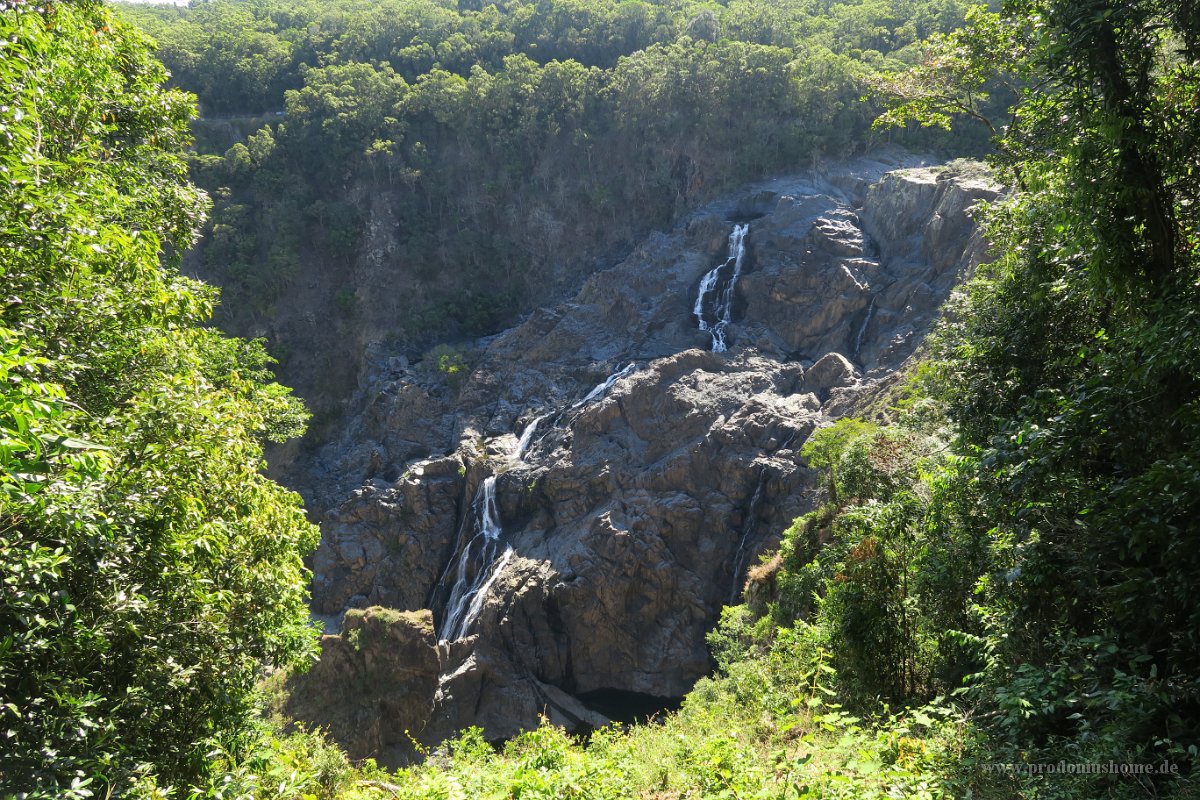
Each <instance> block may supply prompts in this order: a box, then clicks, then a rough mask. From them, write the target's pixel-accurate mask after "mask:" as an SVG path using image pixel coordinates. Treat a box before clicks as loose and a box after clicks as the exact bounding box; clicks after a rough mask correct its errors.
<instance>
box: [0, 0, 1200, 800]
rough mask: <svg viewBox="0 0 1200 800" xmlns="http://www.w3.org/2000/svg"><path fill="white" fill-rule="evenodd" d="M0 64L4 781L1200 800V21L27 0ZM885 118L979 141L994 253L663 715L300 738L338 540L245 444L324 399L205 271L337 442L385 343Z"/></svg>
mask: <svg viewBox="0 0 1200 800" xmlns="http://www.w3.org/2000/svg"><path fill="white" fill-rule="evenodd" d="M960 25H961V27H959V26H960ZM135 26H142V27H144V28H145V29H146V30H148V31H149V33H150V35H151V36H153V37H154V38H155V39H157V41H158V45H159V50H158V51H157V54H158V57H159V58H162V59H163V60H164V61H165V62H166V64H167V65H168V67H169V69H170V70H171V77H170V79H169V80H170V81H172V82H173V84H174V85H176V86H178V87H182V88H183V89H185V90H187V91H191V92H194V93H195V94H196V95H197V97H198V98H199V104H200V108H201V110H202V111H203V113H204V116H202V117H201V119H200V120H199V121H197V122H194V123H192V124H193V125H194V130H195V132H196V135H197V142H198V144H197V145H195V149H194V150H192V151H190V152H188V151H187V148H188V146H189V132H188V125H189V118H190V117H191V116H192V114H193V111H194V106H193V101H192V99H191V98H190V97H189V96H188V95H187V94H185V93H184V92H181V91H178V90H177V89H170V88H166V87H165V84H166V83H167V81H168V73H167V71H166V70H165V69H164V68H163V67H162V65H161V64H159V63H158V62H157V61H156V60H155V56H153V55H152V51H151V41H150V39H148V38H147V37H146V35H145V34H143V33H141V32H140V30H139V28H138V27H135ZM0 85H3V86H5V87H6V91H7V95H6V96H4V97H3V98H0V142H3V147H2V148H0V278H2V280H3V283H2V289H3V291H2V292H0V553H2V554H3V555H2V558H0V585H2V587H3V589H2V594H0V796H5V797H8V796H13V797H17V798H21V799H22V800H25V798H57V797H73V798H87V797H110V796H111V797H146V798H151V797H154V798H193V797H212V798H264V799H265V798H308V797H317V798H339V797H340V798H359V799H360V800H361V799H366V798H370V799H371V800H376V799H377V798H397V797H405V798H407V797H413V798H417V797H421V798H424V797H429V798H435V797H436V798H458V797H496V798H507V797H546V798H551V797H553V798H566V797H577V798H626V797H641V798H657V799H659V800H661V799H663V798H683V797H697V798H698V797H704V798H709V797H712V798H718V797H722V798H735V797H737V798H742V797H758V798H827V797H845V798H864V797H865V798H871V797H878V798H884V797H928V798H943V797H962V798H967V797H974V798H980V797H982V798H996V799H997V800H999V798H1010V797H1027V798H1064V799H1065V798H1076V797H1112V798H1126V797H1145V796H1149V797H1179V798H1183V797H1195V796H1197V795H1198V794H1200V777H1197V775H1196V772H1195V765H1196V761H1197V758H1198V756H1200V641H1197V637H1198V635H1200V633H1198V632H1200V599H1198V598H1197V591H1198V590H1197V588H1196V587H1197V586H1198V585H1200V546H1198V545H1200V528H1198V523H1197V519H1198V518H1200V516H1198V513H1197V512H1198V510H1200V509H1198V508H1197V507H1198V505H1200V427H1198V426H1200V413H1198V411H1200V327H1198V326H1200V312H1198V309H1200V296H1197V287H1198V286H1200V263H1198V256H1197V253H1198V248H1200V229H1198V227H1197V218H1196V211H1195V209H1196V204H1197V202H1200V113H1198V108H1200V5H1198V4H1197V3H1196V2H1194V0H1172V1H1171V2H1166V1H1165V0H1126V1H1124V2H1117V1H1116V0H1011V1H1010V2H1006V3H1004V4H1003V6H1002V7H999V8H994V9H992V10H991V11H988V10H987V9H985V8H976V9H973V10H967V9H966V8H964V7H963V6H959V5H956V4H946V5H944V6H943V5H937V4H932V3H929V4H926V3H916V2H914V3H911V4H893V3H887V4H884V3H874V2H864V3H832V2H830V3H816V2H814V3H811V4H808V3H751V2H745V3H738V2H731V3H728V4H717V3H696V4H688V3H648V2H624V3H620V4H616V3H612V4H610V3H583V2H578V3H572V2H551V1H550V0H546V1H544V2H538V3H519V2H513V3H509V4H485V3H478V4H471V3H467V2H463V3H458V4H454V5H448V4H444V3H427V4H422V3H417V2H404V3H400V2H397V3H394V4H392V3H371V4H366V3H364V4H357V5H356V4H355V3H354V2H353V0H345V2H340V1H339V2H335V3H299V2H298V3H288V2H283V0H263V1H262V2H237V1H236V0H210V2H200V3H197V4H195V7H194V8H188V9H176V8H122V9H121V10H120V12H119V13H117V14H114V12H113V10H112V9H111V8H110V7H108V6H106V5H104V4H102V3H99V2H93V1H92V0H70V1H68V2H57V3H45V4H36V3H32V2H25V0H0ZM868 96H870V97H874V98H875V99H874V100H869V99H865V98H866V97H868ZM280 112H282V113H280ZM876 119H878V120H879V124H880V125H889V124H900V125H910V126H911V125H933V126H935V127H936V126H939V125H947V126H952V127H955V128H956V129H957V128H958V127H960V126H961V127H962V130H963V131H964V133H963V134H962V135H961V138H959V136H958V134H945V135H943V134H938V137H939V138H936V139H934V138H923V137H925V136H926V135H930V134H926V133H922V132H920V131H916V132H914V131H908V132H907V133H905V134H904V136H906V137H916V138H910V139H906V141H909V142H912V143H917V144H921V145H923V146H928V147H933V146H939V147H943V148H946V149H948V150H951V151H972V150H977V149H979V147H980V144H981V143H982V142H985V141H987V140H988V137H992V138H991V143H992V145H993V146H992V148H991V151H990V156H989V159H990V161H991V163H992V169H993V171H994V175H995V176H996V177H998V178H999V179H1000V180H1002V181H1003V182H1004V183H1005V184H1007V185H1008V186H1009V187H1010V190H1009V192H1008V193H1007V194H1006V195H1005V196H1004V197H1003V198H1001V199H998V200H996V201H995V202H993V203H991V204H990V205H989V207H988V208H986V209H985V210H983V211H982V217H981V221H982V224H983V225H984V226H985V230H986V233H987V236H988V239H989V241H990V243H991V248H992V251H993V255H994V260H992V261H991V263H989V264H986V265H983V266H980V267H979V268H978V269H977V270H976V272H975V273H974V275H973V276H971V277H970V279H969V280H968V281H967V283H966V284H965V285H964V286H963V287H962V290H961V291H960V292H959V293H958V294H957V295H956V296H955V297H954V298H952V300H951V301H950V303H949V306H948V308H947V309H946V312H945V313H944V315H943V319H942V322H941V323H940V324H939V326H938V328H937V330H936V332H935V333H934V334H933V336H932V337H931V339H930V340H928V342H927V346H926V348H925V349H924V350H922V351H921V353H920V354H919V356H918V357H917V358H915V359H914V360H912V361H910V362H908V363H907V366H906V368H905V374H904V377H905V380H903V381H895V382H892V383H891V384H889V385H888V386H887V387H885V388H886V391H883V392H881V393H879V394H877V395H875V396H874V397H873V398H871V403H869V404H862V405H860V406H859V407H857V408H856V409H855V411H856V413H857V414H858V416H860V417H861V418H860V419H850V418H847V419H844V420H842V421H841V422H838V423H837V424H834V425H831V426H828V427H823V428H821V429H820V430H818V431H816V432H815V433H813V435H812V436H811V438H809V439H808V441H807V443H806V444H805V445H804V446H803V448H802V449H801V451H800V455H801V456H802V459H803V463H804V464H805V465H807V467H809V468H811V469H812V470H815V471H816V473H818V474H819V475H820V479H821V484H822V489H821V492H820V494H819V495H818V496H817V501H818V502H817V503H816V504H815V508H814V510H813V511H811V512H810V513H808V514H805V515H804V516H802V517H800V518H799V519H797V520H796V521H795V522H794V523H793V524H792V525H791V526H790V527H789V528H788V529H787V530H786V531H782V532H781V538H780V543H779V546H778V548H777V549H775V550H773V551H771V552H768V553H766V554H764V556H763V558H762V559H761V562H760V563H759V564H757V565H755V566H754V567H753V568H752V569H751V570H750V571H749V578H748V580H747V582H746V585H745V587H744V590H743V591H742V592H741V593H740V595H739V596H738V597H736V598H735V600H736V601H737V603H736V604H735V605H731V606H730V607H729V608H727V609H726V610H725V612H724V613H723V615H722V620H721V623H720V625H719V626H718V627H717V628H716V629H715V630H714V631H713V632H712V633H711V634H710V635H709V644H710V646H711V648H712V654H713V657H714V659H715V662H716V666H717V670H716V672H715V673H714V674H713V676H712V677H710V678H704V679H701V681H700V682H699V683H698V684H697V685H696V686H695V688H694V689H693V690H692V691H691V693H690V694H689V695H688V696H687V697H686V699H685V700H684V701H683V703H682V707H681V708H680V709H679V710H678V712H672V713H668V714H664V715H663V716H662V717H661V718H659V719H657V720H654V721H651V722H647V723H644V724H637V725H631V726H627V727H624V728H622V727H620V726H614V727H611V728H603V729H599V730H596V731H594V732H592V733H591V735H590V736H589V737H587V738H584V739H576V738H572V737H569V736H567V735H566V734H565V733H563V732H562V731H561V730H559V729H556V728H554V727H552V726H550V725H549V724H546V725H543V726H542V727H540V728H538V729H536V730H532V731H528V732H526V733H522V734H520V735H517V736H515V737H514V738H512V739H510V740H509V741H507V742H506V743H503V744H499V745H498V744H496V743H492V742H488V741H486V740H485V739H484V738H483V736H482V734H481V732H480V731H478V730H467V731H464V732H463V733H462V734H461V736H460V737H459V738H458V739H457V740H452V741H450V742H449V743H447V744H446V745H445V746H442V747H440V748H438V749H436V750H434V751H431V752H430V751H425V752H422V753H421V755H422V756H423V759H422V760H421V762H420V763H415V764H414V765H412V766H411V767H409V768H407V769H402V770H400V771H397V772H389V771H386V770H383V769H380V768H379V767H377V766H376V765H375V764H374V763H372V762H370V761H367V762H363V763H358V764H355V765H351V764H350V763H349V761H348V759H347V758H346V756H345V755H344V754H343V753H342V752H340V751H339V750H338V749H337V748H336V747H334V746H332V745H330V744H328V743H327V742H326V741H325V739H324V738H323V737H322V735H321V734H320V733H319V732H307V731H303V730H296V729H295V728H294V727H293V726H290V725H289V722H288V721H287V720H285V719H281V718H279V716H278V713H279V711H280V710H281V709H282V708H284V707H286V706H287V701H288V698H287V692H288V687H289V686H294V684H289V683H288V680H287V672H286V670H287V669H289V668H303V666H304V665H305V664H306V663H307V662H310V661H311V660H312V656H313V655H314V652H315V650H316V648H315V629H314V628H312V627H311V626H310V624H309V622H308V610H307V607H306V600H307V589H306V586H307V581H308V578H309V573H308V570H307V569H306V568H305V566H304V564H303V559H304V558H305V557H306V556H307V555H308V554H309V553H310V552H311V551H312V550H313V548H314V547H315V546H316V539H317V535H316V529H315V528H314V527H313V526H312V525H310V524H309V523H308V522H306V521H305V518H304V509H303V508H302V506H301V504H300V501H299V499H298V498H297V497H296V496H295V495H293V494H291V493H290V492H288V491H286V490H284V489H282V488H281V487H279V486H278V485H277V484H274V483H272V482H270V481H268V480H267V479H266V478H264V477H263V474H262V471H263V469H264V467H265V464H264V460H263V457H262V452H263V447H264V446H265V445H266V444H267V443H268V442H279V441H283V440H286V439H288V438H289V437H295V436H297V435H298V434H300V433H301V432H302V431H303V428H304V423H305V420H306V414H305V412H304V411H303V409H302V407H301V406H300V404H299V403H297V402H296V400H295V399H293V398H292V397H291V396H290V394H289V392H288V390H287V389H284V388H282V387H280V386H279V385H278V384H275V383H274V382H273V375H272V374H271V372H270V370H269V367H270V365H271V360H270V358H269V357H268V356H267V354H266V352H265V350H264V346H263V344H262V343H261V342H259V341H254V340H244V339H232V338H228V337H227V336H225V335H224V334H222V333H220V332H218V331H217V330H216V329H215V328H213V327H210V326H209V322H210V320H211V318H212V314H213V310H214V306H215V301H216V295H215V292H214V290H213V289H211V288H210V287H208V286H206V285H204V284H202V283H200V282H198V281H196V280H193V279H190V278H187V277H183V276H182V275H181V273H180V265H181V264H182V263H183V262H185V260H187V259H192V266H191V267H189V269H193V270H195V271H197V272H200V273H202V274H205V275H207V276H210V277H212V278H213V279H214V280H215V281H217V282H219V283H221V284H223V285H224V287H225V294H224V299H223V303H224V306H223V307H224V309H225V310H224V311H223V312H222V313H223V316H222V317H220V318H219V320H220V322H221V323H222V324H223V325H225V326H227V327H228V328H230V329H232V330H234V331H235V332H244V333H250V334H256V333H259V332H264V333H265V332H269V333H272V334H273V335H274V336H275V339H274V340H273V343H272V346H274V347H283V348H284V351H282V352H280V355H281V356H282V357H284V358H285V366H286V368H287V370H288V374H289V377H290V378H291V379H293V380H294V381H295V382H296V383H297V384H299V385H300V386H301V387H306V388H307V389H308V390H309V392H310V394H311V395H312V398H313V400H314V402H315V403H316V404H317V405H318V406H319V407H320V408H322V409H324V410H325V415H326V420H325V422H326V424H327V425H331V426H332V425H334V424H335V422H336V416H337V415H336V414H335V413H333V412H332V411H331V410H332V409H337V408H340V407H341V406H342V404H343V403H344V401H345V400H346V398H347V397H348V396H349V392H350V389H351V388H352V387H353V386H354V385H355V381H356V379H357V377H358V372H359V369H360V366H361V364H362V359H364V358H365V355H364V354H365V353H368V352H370V351H371V350H372V348H374V349H379V348H383V349H385V350H387V351H388V352H394V353H397V354H409V355H417V354H419V353H420V352H424V350H425V348H427V347H428V346H429V345H431V344H433V343H435V342H436V341H438V340H440V339H446V338H451V337H460V336H461V337H465V336H468V335H472V334H485V333H492V332H495V331H496V330H498V329H499V328H500V327H502V326H503V325H505V324H507V323H508V322H510V321H512V320H513V319H514V318H515V317H516V316H517V315H518V314H519V313H521V312H522V311H524V310H526V309H528V308H531V307H533V306H535V305H537V304H538V303H539V302H540V301H542V300H544V299H546V298H551V297H557V296H559V295H560V294H561V290H562V289H563V288H564V287H569V286H573V285H575V284H576V283H578V282H580V281H581V280H582V276H583V275H584V274H585V273H587V272H589V271H591V270H593V269H594V268H595V267H596V266H597V265H598V264H603V263H605V259H612V258H616V257H617V255H619V254H621V253H623V252H624V250H625V249H628V248H629V246H630V245H631V243H632V242H633V241H634V240H635V239H636V238H637V237H638V236H639V235H640V234H641V233H643V232H646V231H648V230H649V229H651V228H653V227H656V226H662V225H664V224H665V223H666V222H667V221H669V220H671V219H673V218H674V217H676V216H677V215H679V214H681V213H682V212H683V211H685V210H687V209H688V208H690V207H692V206H694V205H696V204H697V203H699V202H700V201H701V200H703V199H705V198H707V197H709V196H711V195H712V194H713V193H716V192H718V191H719V190H720V189H721V188H723V187H727V186H730V185H732V184H735V183H742V182H745V181H747V180H749V179H752V178H755V177H758V176H761V175H765V174H768V173H771V172H773V171H776V170H782V169H792V168H796V167H797V166H800V165H805V164H810V163H812V162H813V161H814V160H820V159H821V158H824V157H827V156H831V155H843V154H846V153H847V152H848V151H852V150H854V149H856V148H859V147H865V146H866V144H867V143H868V142H869V141H870V137H871V136H873V135H884V134H871V133H870V127H871V124H872V122H873V121H874V120H876ZM896 135H897V136H899V135H900V134H896ZM189 170H190V172H189ZM189 175H190V176H191V178H190V179H189ZM192 181H194V182H195V184H198V185H199V186H201V187H204V188H206V189H208V190H209V192H210V194H211V198H212V206H211V216H210V217H209V220H210V221H209V222H207V223H206V222H205V221H204V220H205V216H206V212H209V211H210V208H209V201H208V200H206V198H205V195H204V193H203V192H201V191H198V190H197V188H196V186H195V185H193V183H192ZM201 233H203V234H204V236H205V238H204V240H203V242H202V244H201V245H200V248H199V249H198V250H192V251H190V252H191V255H187V253H188V252H189V248H191V247H192V246H193V244H195V240H196V237H197V236H198V235H199V234H201ZM381 287H390V288H391V289H392V291H391V292H389V293H383V292H382V288H381ZM381 298H383V299H381ZM872 308H874V306H872ZM868 319H869V317H868ZM289 320H292V321H291V322H289ZM305 326H308V327H309V328H313V327H316V328H317V329H318V331H319V332H318V333H316V334H307V335H306V334H304V333H303V331H304V330H305ZM864 329H865V326H864ZM288 346H290V347H291V348H292V351H291V357H290V358H288V353H287V351H286V348H287V347H288ZM439 352H440V354H441V356H443V357H444V360H439V359H438V358H437V355H436V354H437V353H439ZM702 355H704V356H705V357H711V358H718V357H720V355H719V354H715V353H709V354H702ZM735 355H736V354H735ZM432 360H434V361H436V362H437V364H438V366H439V367H444V369H443V372H445V373H446V379H447V380H448V381H449V379H450V378H452V377H453V374H454V373H455V372H456V370H457V369H459V368H464V369H465V368H467V366H468V365H464V364H462V363H461V362H457V361H455V360H454V358H453V357H452V356H451V354H450V353H449V352H448V351H445V350H443V351H434V356H433V358H432ZM373 614H374V617H373V618H374V619H376V622H377V624H379V625H383V624H386V623H387V622H388V621H389V620H394V619H396V618H397V617H398V616H399V615H397V614H394V613H392V612H390V611H375V612H373ZM364 619H365V616H364V614H363V612H357V616H356V617H355V620H356V624H358V625H360V627H361V631H359V630H357V629H355V630H348V631H347V634H346V639H345V641H346V645H347V647H348V648H351V649H352V650H354V651H355V652H361V651H362V650H363V648H367V647H370V646H371V645H372V642H371V640H370V637H371V636H372V631H373V630H376V629H375V628H371V627H369V626H368V625H367V623H366V622H364V621H363V620H364ZM420 624H424V623H423V622H421V623H420ZM414 741H415V740H414ZM418 749H419V748H418Z"/></svg>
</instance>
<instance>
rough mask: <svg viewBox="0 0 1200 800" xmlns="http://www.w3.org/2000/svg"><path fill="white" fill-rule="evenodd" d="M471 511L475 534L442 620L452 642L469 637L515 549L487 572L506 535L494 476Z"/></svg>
mask: <svg viewBox="0 0 1200 800" xmlns="http://www.w3.org/2000/svg"><path fill="white" fill-rule="evenodd" d="M471 508H472V510H473V511H474V513H475V525H474V535H473V536H472V537H471V541H469V542H468V543H467V546H466V547H464V548H462V552H460V553H459V556H458V565H457V567H458V569H457V572H456V573H455V580H454V590H453V591H452V592H451V593H450V599H449V600H448V601H447V602H446V616H445V619H444V620H443V621H442V630H441V638H442V639H445V640H447V641H452V642H453V641H457V640H459V639H461V638H463V637H464V636H466V635H467V631H468V630H470V628H471V624H472V623H474V622H475V620H476V619H477V618H478V617H479V612H480V611H482V610H483V598H484V595H486V594H487V590H488V589H490V588H491V585H492V584H493V583H494V582H495V581H496V578H497V577H498V576H499V574H500V572H501V570H502V569H503V568H504V566H505V565H506V564H507V563H508V561H509V559H510V558H511V557H512V548H511V547H507V548H505V551H504V555H503V556H502V558H501V561H502V562H503V563H501V564H499V565H497V566H496V568H494V569H488V567H489V566H490V565H492V563H493V562H494V561H495V560H496V550H497V549H498V548H499V546H500V536H501V534H503V533H504V530H503V529H502V528H501V527H500V512H499V510H498V509H497V507H496V476H495V475H491V476H489V477H487V478H486V479H484V481H483V483H482V484H481V485H480V486H479V491H477V492H476V493H475V500H474V502H473V503H472V504H471ZM472 551H478V556H477V557H476V558H475V561H476V563H478V564H479V568H478V569H477V570H476V571H475V574H474V576H471V577H468V575H469V568H470V566H471V560H472V559H471V553H472Z"/></svg>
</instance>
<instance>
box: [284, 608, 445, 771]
mask: <svg viewBox="0 0 1200 800" xmlns="http://www.w3.org/2000/svg"><path fill="white" fill-rule="evenodd" d="M437 683H438V651H437V639H436V638H435V636H434V629H433V615H432V614H431V613H430V612H429V611H417V612H408V613H401V612H396V611H392V610H390V609H383V608H370V609H367V610H366V611H365V612H363V611H351V612H349V613H347V614H346V617H345V620H344V622H343V628H342V634H341V635H340V636H322V637H321V658H320V660H319V661H318V662H317V663H316V664H315V665H314V666H313V668H312V669H311V670H309V671H308V672H307V673H305V674H303V675H299V676H296V677H294V678H292V679H291V681H290V686H289V687H288V688H289V698H288V702H287V705H286V707H285V710H286V711H287V712H288V714H290V715H291V716H293V717H295V718H297V719H301V720H306V721H309V722H315V723H318V724H320V725H321V726H322V727H326V728H328V729H329V732H330V735H332V736H333V737H334V738H335V739H336V740H337V741H338V742H339V743H340V744H341V745H342V746H343V747H344V748H345V749H346V751H347V753H348V754H349V756H350V757H351V758H367V757H378V758H380V759H381V760H383V761H387V762H389V763H399V762H402V761H404V760H406V759H407V758H408V757H410V756H411V755H412V754H413V752H414V751H413V743H412V740H411V739H410V738H409V736H408V734H407V733H406V732H407V731H419V730H421V729H422V728H424V727H425V723H426V721H427V720H428V719H429V717H430V715H431V714H432V713H433V696H434V692H435V691H436V690H437Z"/></svg>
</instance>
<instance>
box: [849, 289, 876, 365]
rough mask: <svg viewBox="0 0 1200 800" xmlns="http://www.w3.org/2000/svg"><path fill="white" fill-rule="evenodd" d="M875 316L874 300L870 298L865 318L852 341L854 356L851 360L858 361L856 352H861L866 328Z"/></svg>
mask: <svg viewBox="0 0 1200 800" xmlns="http://www.w3.org/2000/svg"><path fill="white" fill-rule="evenodd" d="M873 316H875V298H874V297H872V298H871V305H869V306H867V318H866V319H864V320H863V324H862V327H861V328H859V329H858V336H857V337H856V338H855V340H854V355H852V356H851V358H853V359H855V360H857V359H858V351H860V350H862V343H863V337H864V336H866V335H867V326H868V325H870V324H871V317H873Z"/></svg>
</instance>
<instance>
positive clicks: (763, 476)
mask: <svg viewBox="0 0 1200 800" xmlns="http://www.w3.org/2000/svg"><path fill="white" fill-rule="evenodd" d="M793 435H794V434H793ZM788 441H789V442H790V441H791V440H790V439H789V440H788ZM766 486H767V468H766V467H763V468H762V469H761V470H759V472H758V485H757V486H755V487H754V494H753V495H752V496H751V497H750V507H749V508H748V509H746V521H745V522H744V523H742V538H741V541H739V542H738V549H737V555H736V556H735V557H734V559H733V585H732V586H730V587H729V605H733V604H734V603H735V602H736V601H737V595H738V578H739V577H740V576H741V574H742V566H743V562H744V561H745V560H746V540H747V539H749V538H750V536H751V535H752V534H753V533H754V527H755V516H756V515H757V514H758V504H759V503H761V502H762V496H763V490H764V489H765V488H766Z"/></svg>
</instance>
